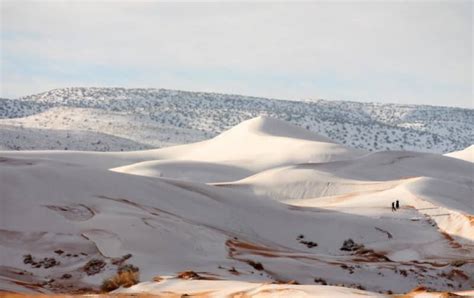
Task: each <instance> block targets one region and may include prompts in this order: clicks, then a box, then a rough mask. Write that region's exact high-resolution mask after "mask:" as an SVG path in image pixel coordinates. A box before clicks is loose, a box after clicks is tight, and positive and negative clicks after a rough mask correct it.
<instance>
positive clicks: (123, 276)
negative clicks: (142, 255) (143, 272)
mask: <svg viewBox="0 0 474 298" xmlns="http://www.w3.org/2000/svg"><path fill="white" fill-rule="evenodd" d="M138 282H139V268H138V267H136V266H133V265H128V264H127V265H124V266H121V267H119V268H118V270H117V274H115V275H114V276H112V277H111V278H108V279H105V280H104V281H103V282H102V285H101V287H100V289H101V290H102V291H103V292H110V291H113V290H116V289H118V288H120V287H125V288H129V287H131V286H133V285H135V284H137V283H138Z"/></svg>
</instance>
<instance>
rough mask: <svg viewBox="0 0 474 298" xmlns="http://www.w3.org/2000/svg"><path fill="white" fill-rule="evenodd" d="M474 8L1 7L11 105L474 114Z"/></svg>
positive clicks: (4, 79) (4, 75)
mask: <svg viewBox="0 0 474 298" xmlns="http://www.w3.org/2000/svg"><path fill="white" fill-rule="evenodd" d="M472 12H473V5H472V2H471V1H416V2H405V1H390V2H388V1H370V2H367V1H365V2H360V1H359V2H357V1H351V2H339V1H338V2H328V1H318V2H300V3H281V2H279V3H270V2H260V3H233V2H231V3H216V2H214V3H196V2H195V3H179V2H178V3H163V2H156V1H146V2H113V1H96V2H91V1H86V2H78V1H11V0H1V46H0V49H1V65H2V66H1V86H0V87H1V88H0V89H1V90H0V97H9V98H13V97H19V96H24V95H28V94H32V93H38V92H42V91H47V90H49V89H54V88H62V87H75V86H81V87H87V86H94V87H125V88H139V87H140V88H144V87H150V88H166V89H180V90H193V91H210V92H220V93H233V94H244V95H252V96H262V97H272V98H281V99H318V98H324V99H328V100H351V101H374V102H383V103H389V102H390V103H403V104H409V103H413V104H428V105H443V106H458V107H467V108H473V99H472V33H473V32H472V30H473V29H472Z"/></svg>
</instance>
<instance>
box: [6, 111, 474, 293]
mask: <svg viewBox="0 0 474 298" xmlns="http://www.w3.org/2000/svg"><path fill="white" fill-rule="evenodd" d="M473 170H474V166H473V165H472V163H471V162H468V161H464V160H460V159H456V158H451V157H445V156H442V155H436V154H422V153H414V152H379V153H372V154H368V153H367V152H364V151H360V150H354V149H350V148H347V147H345V146H342V145H339V144H336V143H334V142H332V141H331V140H328V139H327V138H325V137H321V136H318V135H314V134H312V133H310V132H309V131H307V130H305V129H302V128H299V127H296V126H293V125H290V124H288V123H285V122H283V121H279V120H274V119H271V118H267V117H258V118H255V119H251V120H248V121H246V122H243V123H241V124H240V125H238V126H236V127H234V128H232V129H230V130H228V131H226V132H224V133H223V134H221V135H219V136H217V137H215V138H213V139H210V140H207V141H202V142H199V143H194V144H188V145H181V146H176V147H169V148H163V149H153V150H145V151H134V152H112V153H98V152H80V151H75V152H70V151H24V152H11V151H8V152H7V151H3V152H0V190H1V193H0V196H1V218H0V234H1V235H0V236H1V237H0V257H1V263H0V266H1V267H0V290H3V291H13V292H30V293H55V292H56V293H57V292H62V293H64V292H67V293H72V292H91V291H98V289H99V286H100V284H101V282H102V280H103V279H105V278H108V277H110V276H112V275H114V274H115V272H116V270H117V269H118V268H119V267H120V266H121V265H123V264H133V265H134V266H137V267H138V268H139V272H140V279H141V281H143V282H144V283H142V284H138V285H136V286H133V287H131V288H128V289H118V290H117V292H127V293H130V292H135V293H137V292H140V293H152V294H153V293H154V294H156V293H162V292H168V293H175V294H184V293H189V294H193V293H195V294H196V293H200V294H202V295H209V296H215V297H221V296H225V295H236V294H238V293H240V294H242V295H248V296H265V295H277V294H278V295H283V296H295V297H296V296H303V297H304V296H311V295H323V296H339V295H353V296H357V295H359V296H363V295H368V296H377V295H380V293H383V294H387V293H407V292H409V291H410V290H412V289H413V288H416V287H418V286H420V285H424V286H425V287H426V289H428V290H433V291H434V290H436V291H441V292H447V291H449V292H459V291H466V290H469V289H472V288H473V286H474V280H473V278H472V276H474V245H473V241H474V232H473V231H474V230H473V225H474V223H473V214H474V211H473V204H472V190H473V175H472V174H473ZM396 199H399V200H400V201H401V208H400V209H399V210H397V211H396V212H393V211H391V208H390V206H391V202H393V201H395V200H396ZM349 239H351V241H352V242H351V241H347V240H349ZM344 242H346V243H345V244H344ZM186 271H192V272H186ZM182 272H186V273H185V274H183V273H182ZM186 279H197V280H195V281H189V280H186ZM153 280H155V281H153ZM290 281H291V282H290ZM271 283H279V284H278V285H277V284H271ZM298 284H301V285H298ZM364 290H367V291H364ZM203 293H204V294H203Z"/></svg>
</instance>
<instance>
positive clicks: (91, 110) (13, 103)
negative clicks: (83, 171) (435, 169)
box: [0, 87, 474, 153]
mask: <svg viewBox="0 0 474 298" xmlns="http://www.w3.org/2000/svg"><path fill="white" fill-rule="evenodd" d="M51 109H56V110H51ZM48 110H49V111H50V113H48ZM83 112H87V116H86V118H87V121H85V119H82V120H81V119H80V117H79V116H80V114H81V113H83ZM40 113H42V114H40ZM63 114H64V115H66V114H67V115H68V116H63ZM71 115H73V116H71ZM260 115H264V116H270V117H273V118H277V119H281V120H285V121H289V122H291V123H293V124H295V125H298V126H300V127H303V128H306V129H308V130H311V131H314V132H316V133H318V134H320V135H322V136H326V137H328V138H330V139H332V140H334V141H336V142H338V143H340V144H344V145H346V146H348V147H352V148H357V149H365V150H369V151H380V150H415V151H424V152H437V153H446V152H451V151H456V150H462V149H464V148H466V147H468V146H470V145H472V144H473V143H474V141H473V140H474V134H473V131H474V110H473V109H464V108H454V107H437V106H420V105H402V104H380V103H360V102H348V101H327V100H314V101H289V100H278V99H268V98H261V97H250V96H242V95H230V94H219V93H205V92H189V91H178V90H167V89H142V88H138V89H126V88H95V87H90V88H83V87H74V88H63V89H54V90H51V91H47V92H43V93H39V94H35V95H29V96H25V97H22V98H19V99H0V118H2V119H0V136H2V135H1V127H2V126H3V125H8V126H9V127H10V128H11V127H21V128H22V130H21V132H19V134H22V135H21V137H20V138H19V141H15V139H13V140H12V138H11V133H10V134H9V137H8V138H6V139H5V138H1V139H2V141H1V144H0V147H3V148H4V149H22V148H24V146H26V143H27V140H28V131H27V130H28V129H29V128H43V129H48V130H53V131H54V130H57V129H67V130H87V131H91V132H95V133H105V134H109V135H112V136H117V137H120V138H128V139H130V140H131V141H133V142H135V143H137V144H142V145H143V146H146V147H161V146H168V145H174V144H181V143H188V142H194V141H198V140H203V139H207V138H210V137H213V136H215V135H217V134H219V133H220V132H222V131H224V130H226V129H228V128H230V127H232V126H234V125H236V124H238V123H240V122H242V121H244V120H247V119H250V118H253V117H256V116H260ZM28 116H29V117H28ZM22 117H28V118H22ZM53 118H54V119H55V121H52V119H53ZM63 118H64V119H63ZM76 118H77V119H76ZM118 118H120V119H122V120H123V124H122V126H120V129H115V130H114V129H113V128H114V125H115V124H116V122H115V121H116V120H115V119H118ZM58 119H59V120H58ZM86 122H87V123H86ZM105 122H107V123H105ZM98 123H99V124H100V123H102V124H101V125H99V124H98ZM109 123H111V124H109ZM106 124H109V125H106ZM110 126H111V127H110ZM25 129H26V130H25ZM53 133H54V132H53ZM95 135H98V134H95ZM22 140H23V141H22ZM25 140H26V141H25ZM97 141H98V140H96V139H94V140H91V142H90V143H96V142H97ZM18 142H22V143H18ZM59 143H60V145H58V147H57V148H56V147H54V146H55V145H48V146H49V147H44V146H39V147H38V148H35V147H34V146H33V145H31V146H29V147H27V149H63V148H64V147H68V146H69V149H81V150H101V151H103V150H108V149H107V148H109V149H110V150H119V149H123V150H131V149H142V148H144V147H138V148H134V147H133V145H128V146H124V147H123V148H119V147H120V146H118V147H117V146H112V147H110V146H109V147H107V146H101V147H100V148H99V147H94V146H92V145H91V146H89V145H88V144H85V145H84V147H80V148H75V147H74V146H75V145H74V144H69V143H68V140H59ZM102 145H103V144H102ZM104 148H105V149H104Z"/></svg>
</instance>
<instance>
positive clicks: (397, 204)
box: [395, 200, 400, 209]
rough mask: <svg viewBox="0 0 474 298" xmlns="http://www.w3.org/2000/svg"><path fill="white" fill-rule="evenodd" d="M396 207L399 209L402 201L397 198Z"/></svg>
mask: <svg viewBox="0 0 474 298" xmlns="http://www.w3.org/2000/svg"><path fill="white" fill-rule="evenodd" d="M395 208H397V209H399V208H400V202H399V201H398V200H397V201H396V203H395Z"/></svg>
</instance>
